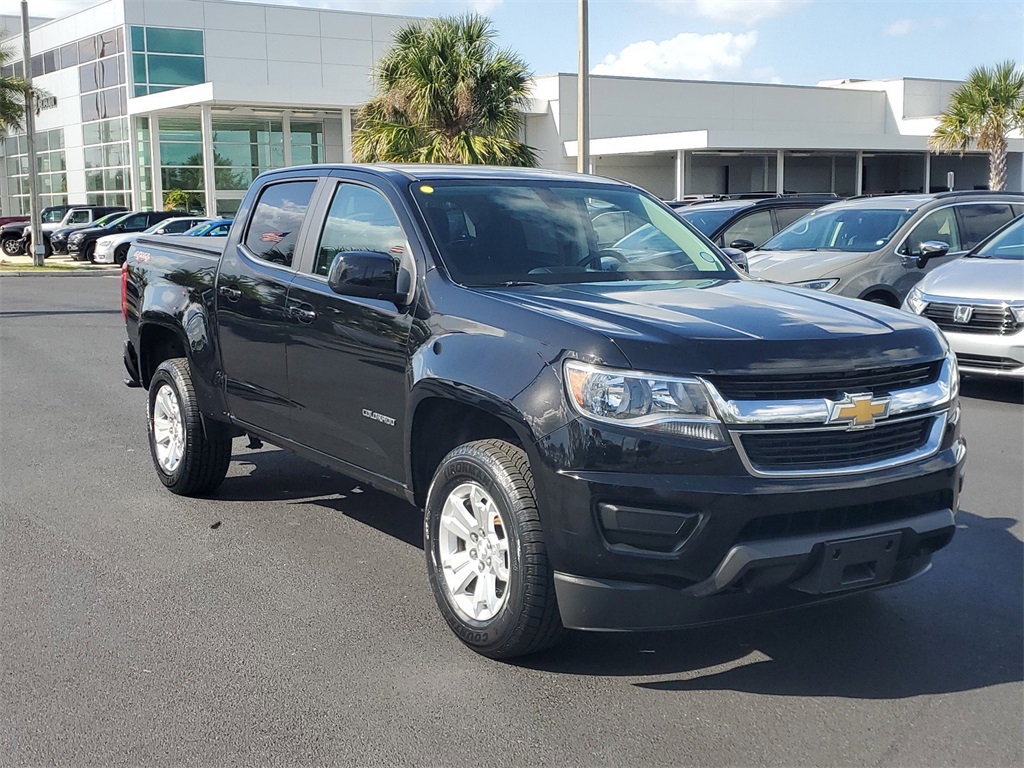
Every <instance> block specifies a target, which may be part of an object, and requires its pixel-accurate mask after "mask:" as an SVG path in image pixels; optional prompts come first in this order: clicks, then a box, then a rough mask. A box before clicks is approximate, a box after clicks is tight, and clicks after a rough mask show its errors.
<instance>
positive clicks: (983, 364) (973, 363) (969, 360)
mask: <svg viewBox="0 0 1024 768" xmlns="http://www.w3.org/2000/svg"><path fill="white" fill-rule="evenodd" d="M956 359H957V362H959V363H960V365H962V366H966V367H967V368H983V369H985V370H987V371H1013V370H1016V369H1017V368H1021V367H1024V366H1022V365H1021V363H1020V361H1019V360H1014V359H1012V358H1009V357H991V356H989V355H964V354H959V353H958V354H957V356H956Z"/></svg>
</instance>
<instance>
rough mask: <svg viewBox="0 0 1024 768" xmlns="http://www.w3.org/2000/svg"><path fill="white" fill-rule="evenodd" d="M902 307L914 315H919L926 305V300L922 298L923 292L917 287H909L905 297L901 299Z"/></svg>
mask: <svg viewBox="0 0 1024 768" xmlns="http://www.w3.org/2000/svg"><path fill="white" fill-rule="evenodd" d="M903 307H904V308H905V309H909V310H910V311H911V312H913V313H914V314H915V315H920V314H921V313H922V312H924V311H925V309H926V308H927V307H928V302H927V301H925V300H924V294H923V293H921V290H920V289H919V288H911V289H910V293H908V294H907V298H906V299H904V300H903Z"/></svg>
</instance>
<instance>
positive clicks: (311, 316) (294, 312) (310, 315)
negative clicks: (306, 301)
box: [288, 304, 316, 323]
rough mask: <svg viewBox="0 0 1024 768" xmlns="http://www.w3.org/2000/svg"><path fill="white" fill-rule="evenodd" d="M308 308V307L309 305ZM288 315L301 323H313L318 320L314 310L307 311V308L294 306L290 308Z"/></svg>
mask: <svg viewBox="0 0 1024 768" xmlns="http://www.w3.org/2000/svg"><path fill="white" fill-rule="evenodd" d="M307 306H308V305H307ZM288 314H289V315H291V316H292V317H294V318H295V319H296V320H298V321H299V322H300V323H312V322H313V321H314V320H316V312H314V311H313V310H312V309H306V307H305V306H296V305H294V304H293V305H292V306H290V307H288Z"/></svg>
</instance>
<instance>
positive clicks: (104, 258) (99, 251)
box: [92, 241, 114, 264]
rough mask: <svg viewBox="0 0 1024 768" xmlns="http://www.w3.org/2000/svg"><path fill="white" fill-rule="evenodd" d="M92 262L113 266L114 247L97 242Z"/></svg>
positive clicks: (110, 244)
mask: <svg viewBox="0 0 1024 768" xmlns="http://www.w3.org/2000/svg"><path fill="white" fill-rule="evenodd" d="M92 260H93V261H95V262H96V263H97V264H113V263H114V246H113V244H112V243H104V242H102V241H97V243H96V247H95V248H93V251H92Z"/></svg>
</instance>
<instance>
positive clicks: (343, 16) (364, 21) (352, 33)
mask: <svg viewBox="0 0 1024 768" xmlns="http://www.w3.org/2000/svg"><path fill="white" fill-rule="evenodd" d="M371 18H372V17H371V16H368V15H366V14H362V13H331V12H328V11H323V12H321V14H320V34H321V35H322V36H324V37H332V38H341V39H345V40H370V39H371V38H372V37H373V31H372V26H373V25H372V23H371V21H370V20H371Z"/></svg>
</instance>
